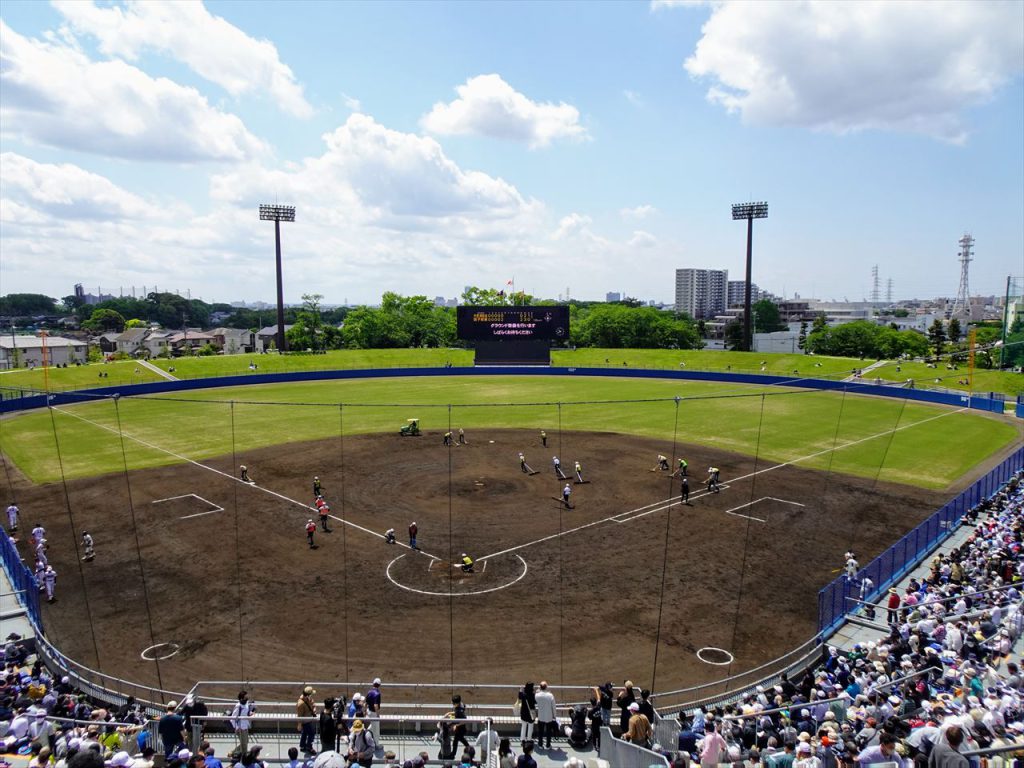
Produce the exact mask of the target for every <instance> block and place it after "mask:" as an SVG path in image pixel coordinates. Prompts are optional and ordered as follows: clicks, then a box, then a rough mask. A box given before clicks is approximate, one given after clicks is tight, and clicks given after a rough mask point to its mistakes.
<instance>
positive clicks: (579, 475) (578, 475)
mask: <svg viewBox="0 0 1024 768" xmlns="http://www.w3.org/2000/svg"><path fill="white" fill-rule="evenodd" d="M575 464H576V467H575V469H576V482H577V483H582V482H583V465H582V464H580V463H579V461H576V462H575Z"/></svg>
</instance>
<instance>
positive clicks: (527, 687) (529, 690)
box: [519, 682, 537, 748]
mask: <svg viewBox="0 0 1024 768" xmlns="http://www.w3.org/2000/svg"><path fill="white" fill-rule="evenodd" d="M536 721H537V695H536V693H535V692H534V689H533V683H530V682H527V683H525V684H524V685H523V688H522V690H520V691H519V722H520V726H519V741H520V742H521V743H522V745H523V747H524V748H525V746H526V744H527V743H532V742H531V741H530V740H531V739H532V738H533V724H534V723H535V722H536Z"/></svg>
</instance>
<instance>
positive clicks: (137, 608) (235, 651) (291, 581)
mask: <svg viewBox="0 0 1024 768" xmlns="http://www.w3.org/2000/svg"><path fill="white" fill-rule="evenodd" d="M670 426H671V425H670ZM424 429H425V434H424V435H423V436H422V437H418V438H402V437H399V436H398V435H397V434H383V433H378V434H345V435H342V436H341V437H340V438H332V439H326V440H318V441H312V442H295V443H290V444H287V445H285V446H274V447H270V448H264V449H259V450H255V451H249V452H245V453H236V454H224V455H221V456H218V457H215V458H213V459H208V460H202V461H201V462H198V463H178V464H174V465H171V466H165V467H158V468H153V469H145V470H134V471H129V472H124V473H115V474H108V475H104V476H102V477H94V478H88V479H81V480H69V481H68V482H67V495H66V498H65V491H64V486H63V485H62V484H61V483H53V484H49V485H44V486H33V485H31V484H29V483H28V482H27V481H25V480H24V479H17V478H16V479H15V480H14V486H15V487H14V489H13V490H14V491H15V492H16V494H17V498H18V501H19V504H20V506H21V507H22V509H23V510H25V511H26V514H27V515H28V518H27V519H26V520H25V522H26V523H29V525H27V526H25V528H26V529H27V528H30V527H31V524H34V523H35V522H36V521H37V520H38V521H39V522H41V523H42V524H43V525H44V526H45V527H46V528H47V530H48V538H49V539H50V541H51V561H52V562H53V563H54V565H55V568H56V569H57V571H58V573H59V582H58V590H57V596H58V601H57V602H56V603H54V604H53V605H47V606H45V613H44V618H45V624H46V629H47V635H48V637H49V638H50V640H51V641H52V642H53V643H54V644H55V645H57V646H58V647H59V648H61V649H62V650H63V651H64V652H65V653H66V654H67V655H68V656H70V657H71V658H73V659H76V660H78V661H80V662H82V663H83V664H86V665H88V666H90V667H94V668H98V669H100V670H101V671H104V672H108V673H110V674H115V675H117V676H119V677H123V678H126V679H129V680H136V681H139V682H145V683H151V684H158V683H159V684H161V685H162V687H164V688H171V689H174V688H177V689H187V688H188V687H190V686H191V685H192V684H193V683H194V682H195V681H196V680H199V679H206V680H227V679H238V680H246V679H262V680H268V679H278V680H287V679H291V680H302V679H319V680H332V679H337V680H339V681H340V680H354V679H369V678H371V677H374V676H378V675H379V676H381V677H383V678H384V679H385V680H392V681H403V682H411V681H423V682H437V683H447V682H449V681H452V682H466V681H472V682H475V683H521V682H522V681H524V680H528V679H529V680H538V679H541V678H543V679H547V680H548V681H550V682H552V683H554V684H582V685H587V684H595V683H600V682H604V681H605V680H613V681H618V680H621V679H623V678H624V677H629V678H631V679H633V680H635V681H637V682H638V684H640V685H644V686H648V685H650V684H651V683H652V680H653V681H654V686H655V687H656V690H663V691H664V690H672V689H676V688H682V687H685V686H690V685H696V684H699V683H701V682H706V681H711V680H717V679H720V678H722V677H723V676H725V675H726V674H736V673H738V672H741V671H743V670H745V669H749V668H752V667H755V666H757V665H759V664H761V663H764V662H766V661H769V660H771V659H774V658H776V657H778V656H780V655H782V654H783V653H785V652H787V651H789V650H790V649H792V648H794V647H796V646H798V645H799V644H801V643H803V642H804V641H805V640H807V639H808V638H809V637H811V636H812V635H813V634H814V632H815V630H816V627H817V615H816V606H817V593H818V590H819V589H820V588H821V587H822V586H823V585H824V584H826V583H827V582H828V581H830V580H831V579H832V578H834V570H835V569H836V568H839V567H841V565H842V563H843V553H844V552H845V551H846V550H848V549H850V548H852V549H854V550H855V551H856V553H857V556H858V559H859V560H860V562H861V563H867V562H868V561H869V560H870V559H871V558H872V557H873V556H874V555H875V554H877V553H878V552H880V551H881V550H883V549H884V548H885V547H887V546H888V545H889V544H891V543H892V542H893V541H894V540H896V539H897V538H899V537H900V536H901V535H902V534H903V533H905V532H906V531H907V530H909V529H910V528H912V527H913V526H914V525H916V524H917V523H918V522H919V521H921V520H922V519H923V518H925V517H926V516H927V515H928V514H930V513H931V512H933V511H934V510H935V509H936V508H937V507H938V506H941V504H942V503H943V502H944V501H945V498H946V495H947V494H943V493H939V492H933V491H927V490H923V489H920V488H914V487H910V486H903V485H895V484H885V483H879V482H876V481H874V480H872V479H864V478H855V477H850V476H845V475H840V474H838V473H834V472H833V473H830V472H827V471H822V470H812V469H803V468H800V467H799V466H793V465H790V466H778V465H777V463H775V462H771V461H767V460H763V459H761V460H759V459H757V458H755V457H751V456H743V455H740V454H736V453H731V452H728V451H724V450H715V449H713V448H707V447H701V446H695V445H691V444H688V443H687V442H686V441H685V439H676V440H674V441H673V440H653V439H646V438H638V437H631V436H624V435H621V434H612V433H594V432H587V431H583V430H578V429H565V428H563V429H558V430H554V429H549V441H548V446H546V447H543V446H541V444H540V440H539V437H538V431H537V430H533V429H531V430H525V429H488V430H474V429H467V433H466V434H467V438H468V440H469V444H468V445H465V446H453V447H451V448H446V447H444V446H442V444H441V443H442V440H441V437H442V434H443V431H444V430H443V429H437V428H431V425H430V424H429V423H426V422H425V423H424ZM125 450H126V451H127V452H132V451H136V450H139V451H143V450H144V451H151V450H153V447H152V444H150V445H149V446H143V445H138V444H135V443H133V442H132V441H131V440H126V442H125ZM519 451H523V452H524V453H525V454H526V458H527V461H528V462H529V463H530V464H531V465H532V466H533V467H534V468H535V469H537V470H539V473H538V474H537V475H526V474H524V473H522V472H521V471H520V468H519V462H518V458H517V455H518V452H519ZM553 454H557V455H559V456H560V458H561V463H562V469H563V471H564V472H565V474H567V475H569V476H570V482H571V478H572V468H573V462H574V461H575V460H580V461H581V462H582V464H583V469H584V476H585V478H586V479H587V480H589V481H590V482H589V483H588V484H585V485H572V495H571V500H572V504H573V508H572V509H567V508H565V507H564V505H563V504H562V503H561V502H560V501H559V499H560V497H561V489H562V488H563V486H564V485H565V481H563V480H560V479H558V478H557V477H556V476H555V473H554V470H553V467H552V462H551V457H552V455H553ZM658 454H665V455H667V456H669V457H670V458H671V459H672V464H673V468H674V467H675V459H676V457H677V456H685V458H686V459H687V460H688V462H689V472H688V473H689V475H690V493H691V504H692V506H682V505H681V504H679V503H678V502H679V488H680V486H679V480H678V478H677V477H671V476H670V473H669V472H662V471H660V470H658V471H652V470H651V467H652V465H654V464H655V462H656V457H657V455H658ZM240 464H245V465H246V466H247V467H248V469H249V473H250V475H251V477H252V479H253V480H254V481H255V485H251V486H250V485H247V484H243V483H241V482H239V481H238V480H237V478H238V471H237V470H238V466H239V465H240ZM709 466H717V467H719V468H720V469H721V492H720V493H717V494H715V493H708V492H707V491H706V489H705V488H704V485H703V480H704V479H705V477H706V471H707V468H708V467H709ZM314 475H318V476H319V477H320V479H321V482H322V484H323V488H324V495H325V498H326V499H327V501H328V502H329V504H330V507H331V515H332V519H330V521H329V524H330V527H331V528H332V532H331V533H323V532H320V531H319V530H318V532H317V534H316V542H317V544H318V545H319V546H318V548H317V549H316V550H310V549H309V548H308V546H307V544H306V539H305V532H304V525H305V523H306V520H307V519H309V518H313V519H314V520H317V521H318V517H317V515H316V514H315V513H314V512H313V510H312V509H309V508H307V505H310V504H311V503H312V501H313V496H312V486H311V483H312V478H313V476H314ZM160 500H164V501H160ZM154 502H156V503H154ZM334 518H339V519H334ZM414 520H415V521H416V522H417V524H418V526H419V541H418V543H419V547H420V550H421V551H419V552H412V551H410V550H409V549H408V548H407V547H406V546H404V545H405V544H406V543H407V538H408V537H407V526H408V524H409V523H410V522H411V521H414ZM387 528H394V529H395V532H396V535H397V541H398V543H397V544H395V545H388V544H386V543H385V542H384V541H383V539H382V536H381V535H382V534H383V532H384V531H385V530H386V529H387ZM83 529H87V530H89V532H90V533H91V534H92V535H93V537H94V539H95V541H96V552H97V556H96V559H95V561H93V562H91V563H84V564H81V563H80V562H79V561H78V555H77V554H76V551H75V548H74V543H75V542H76V540H77V537H80V535H81V531H82V530H83ZM19 547H20V548H21V551H22V552H23V554H24V555H26V556H27V554H28V547H27V544H26V543H25V542H21V543H20V544H19ZM462 552H467V553H469V554H471V556H472V557H473V558H474V559H475V560H476V564H475V572H474V573H473V574H463V573H462V572H461V570H460V569H458V568H455V567H453V566H452V564H453V563H456V562H458V560H459V558H460V556H461V554H462ZM161 643H174V644H177V645H178V646H180V650H179V651H178V652H177V653H176V654H175V655H174V656H173V657H171V658H168V659H165V660H164V661H162V662H160V663H159V669H158V665H157V664H156V663H155V662H153V661H147V660H145V659H143V658H142V657H141V655H140V654H141V652H142V651H143V650H144V649H146V648H148V647H151V646H153V645H155V644H161ZM708 647H711V648H720V649H724V650H725V651H727V652H728V653H730V654H732V655H733V656H734V658H735V661H734V662H733V663H732V664H731V665H730V666H718V665H714V664H709V663H707V662H705V661H702V660H701V659H700V658H699V657H698V655H697V652H698V651H699V650H700V649H702V648H708ZM655 659H656V664H657V666H656V667H655Z"/></svg>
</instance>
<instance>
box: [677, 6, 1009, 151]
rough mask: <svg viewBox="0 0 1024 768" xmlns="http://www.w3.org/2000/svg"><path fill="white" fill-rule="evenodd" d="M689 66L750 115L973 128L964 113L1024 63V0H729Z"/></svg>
mask: <svg viewBox="0 0 1024 768" xmlns="http://www.w3.org/2000/svg"><path fill="white" fill-rule="evenodd" d="M713 8H714V10H713V12H712V14H711V17H710V18H709V19H708V21H707V22H706V23H705V24H704V27H703V30H702V31H703V37H702V38H701V39H700V41H699V42H698V43H697V48H696V50H695V52H694V53H693V55H692V56H690V57H689V58H688V59H687V60H686V65H685V66H686V69H687V71H689V72H690V74H691V75H693V76H694V77H698V78H708V79H709V80H711V81H712V85H711V86H710V88H709V90H708V99H709V100H710V101H712V102H715V103H718V104H721V105H722V106H724V107H725V108H726V109H727V110H729V111H730V112H739V113H740V114H741V115H742V117H743V119H744V120H745V121H749V122H751V123H762V124H768V125H797V126H805V127H809V128H813V129H819V130H826V131H831V132H835V133H840V134H841V133H846V132H849V131H860V130H865V129H880V130H893V131H904V132H913V133H921V134H926V135H930V136H934V137H937V138H940V139H943V140H946V141H951V142H961V141H963V140H965V138H966V130H965V128H964V126H963V121H962V118H961V114H962V112H963V110H964V109H966V108H967V107H970V106H972V105H976V104H979V103H983V102H985V101H987V100H989V99H991V98H992V97H993V95H994V94H995V93H996V92H997V91H998V90H999V89H1000V88H1001V87H1002V86H1003V85H1005V84H1006V83H1007V82H1008V81H1010V80H1011V79H1013V78H1014V77H1017V76H1019V74H1020V73H1021V71H1022V69H1024V46H1022V45H1021V42H1020V33H1021V29H1022V28H1024V4H1022V3H1015V2H1006V3H984V2H979V3H963V2H955V1H954V2H932V3H918V2H900V1H890V0H861V1H859V2H846V3H843V2H823V1H818V0H803V1H802V2H799V3H798V2H795V1H787V2H768V1H766V2H757V3H748V2H732V1H730V2H723V3H720V4H715V5H714V6H713Z"/></svg>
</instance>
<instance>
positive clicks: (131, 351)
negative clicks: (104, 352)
mask: <svg viewBox="0 0 1024 768" xmlns="http://www.w3.org/2000/svg"><path fill="white" fill-rule="evenodd" d="M148 333H149V328H127V329H125V330H124V332H122V333H121V334H119V335H118V337H117V350H116V351H117V352H124V353H125V354H126V355H131V356H132V357H135V356H136V355H137V354H139V353H140V352H141V351H143V349H144V347H143V346H142V343H143V342H144V341H145V340H146V335H147V334H148Z"/></svg>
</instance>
